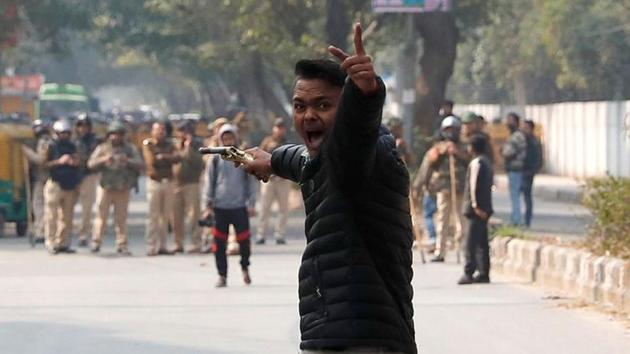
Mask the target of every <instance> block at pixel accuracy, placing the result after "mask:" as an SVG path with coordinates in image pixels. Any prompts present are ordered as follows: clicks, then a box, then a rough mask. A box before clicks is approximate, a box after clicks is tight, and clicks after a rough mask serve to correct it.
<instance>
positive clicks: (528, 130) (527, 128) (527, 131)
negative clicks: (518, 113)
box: [521, 124, 534, 135]
mask: <svg viewBox="0 0 630 354" xmlns="http://www.w3.org/2000/svg"><path fill="white" fill-rule="evenodd" d="M521 129H523V133H525V134H527V135H534V130H533V129H532V128H531V127H530V126H529V124H523V126H521Z"/></svg>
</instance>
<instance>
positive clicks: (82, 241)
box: [79, 238, 88, 247]
mask: <svg viewBox="0 0 630 354" xmlns="http://www.w3.org/2000/svg"><path fill="white" fill-rule="evenodd" d="M87 245H88V242H87V240H86V239H84V238H82V239H80V240H79V247H87Z"/></svg>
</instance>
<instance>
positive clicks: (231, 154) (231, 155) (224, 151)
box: [199, 146, 254, 163]
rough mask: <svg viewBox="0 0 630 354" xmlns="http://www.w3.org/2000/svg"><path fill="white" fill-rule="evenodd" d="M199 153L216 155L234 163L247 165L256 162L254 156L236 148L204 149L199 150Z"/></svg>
mask: <svg viewBox="0 0 630 354" xmlns="http://www.w3.org/2000/svg"><path fill="white" fill-rule="evenodd" d="M199 153H201V154H216V155H219V156H221V158H222V159H223V160H226V161H232V162H239V163H246V162H252V161H254V156H252V155H251V154H249V153H247V152H245V151H243V150H241V149H237V148H235V147H234V146H220V147H202V148H200V149H199Z"/></svg>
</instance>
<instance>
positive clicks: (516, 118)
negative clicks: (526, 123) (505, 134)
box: [507, 112, 521, 124]
mask: <svg viewBox="0 0 630 354" xmlns="http://www.w3.org/2000/svg"><path fill="white" fill-rule="evenodd" d="M507 116H508V117H512V118H514V120H515V121H516V124H518V123H519V122H520V121H521V116H519V115H518V114H517V113H516V112H510V113H508V114H507Z"/></svg>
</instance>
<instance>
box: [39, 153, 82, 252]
mask: <svg viewBox="0 0 630 354" xmlns="http://www.w3.org/2000/svg"><path fill="white" fill-rule="evenodd" d="M69 144H71V145H72V146H73V147H74V145H73V144H72V143H69ZM53 145H55V142H54V141H53V142H51V143H50V144H47V145H46V148H45V149H44V150H43V151H42V158H43V161H44V163H43V166H44V168H46V169H48V171H49V173H50V174H51V175H49V178H48V179H47V181H46V183H45V184H44V200H45V207H44V237H45V243H46V246H47V247H48V248H49V249H55V248H57V249H59V248H63V247H68V246H69V244H70V233H71V232H72V216H73V213H74V205H75V204H76V201H77V198H78V195H79V189H78V187H79V184H78V183H77V184H76V187H75V188H71V189H63V188H62V187H61V185H60V184H59V183H58V182H56V181H54V180H53V178H52V174H53V171H52V170H53V169H56V168H60V167H59V166H55V165H54V164H53V163H52V161H54V160H56V159H58V158H59V157H60V156H55V152H54V151H53V150H54V148H53ZM74 151H76V150H74ZM72 154H73V155H74V157H75V159H76V158H77V156H76V153H72ZM66 168H68V169H72V168H71V167H66ZM75 168H76V169H77V170H78V167H75ZM77 173H78V172H77ZM77 182H78V181H77Z"/></svg>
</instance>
